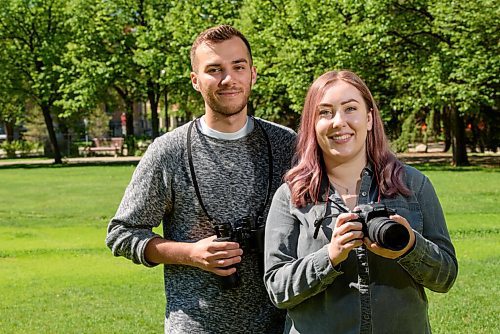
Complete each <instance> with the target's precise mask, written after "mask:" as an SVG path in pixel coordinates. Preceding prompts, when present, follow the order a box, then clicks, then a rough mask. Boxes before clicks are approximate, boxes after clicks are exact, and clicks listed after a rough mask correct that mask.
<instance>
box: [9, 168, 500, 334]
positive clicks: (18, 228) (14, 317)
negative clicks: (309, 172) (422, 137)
mask: <svg viewBox="0 0 500 334" xmlns="http://www.w3.org/2000/svg"><path fill="white" fill-rule="evenodd" d="M133 170H134V166H86V167H52V166H48V167H39V168H26V169H15V168H13V169H0V184H1V185H2V186H1V187H0V198H2V204H1V205H0V296H1V297H0V314H1V316H0V333H81V332H88V333H161V332H162V331H163V315H164V306H165V305H164V304H165V297H164V292H163V278H162V277H163V272H162V268H161V266H159V267H156V268H152V269H150V268H145V267H143V266H138V265H134V264H132V263H131V262H130V261H128V260H125V259H123V258H115V257H113V256H112V255H111V252H110V251H109V250H108V249H107V248H106V246H105V244H104V238H105V235H106V227H107V223H108V221H109V219H110V218H111V217H112V216H113V214H114V212H115V210H116V208H117V207H118V204H119V201H120V199H121V197H122V195H123V192H124V190H125V187H126V185H127V184H128V182H129V180H130V177H131V175H132V172H133ZM498 172H499V170H498V169H496V170H491V169H476V170H462V171H449V170H448V169H446V170H445V171H443V170H440V169H439V168H427V169H424V173H425V174H426V175H428V176H429V178H430V179H431V181H432V182H433V184H434V186H435V188H436V191H437V193H438V195H439V197H440V201H441V204H442V206H443V209H444V211H445V214H446V218H447V222H448V227H449V230H450V234H451V237H452V240H453V242H454V245H455V248H456V251H457V257H458V260H459V276H458V278H457V281H456V283H455V286H454V287H453V288H452V289H451V291H450V292H449V293H447V294H438V293H433V292H429V299H430V319H431V325H432V328H433V332H434V333H496V332H499V331H500V328H499V326H498V323H499V317H498V314H500V312H499V311H500V310H499V307H498V306H497V305H498V303H497V300H498V297H500V296H499V291H498V284H496V282H497V280H498V279H497V277H498V274H499V269H498V268H499V265H500V263H499V262H500V256H499V255H500V242H499V241H500V237H499V231H500V224H499V222H500V206H499V205H498V199H499V198H500V193H499V189H500V178H499V177H498V176H499V173H498ZM155 231H156V232H157V233H161V231H160V228H157V229H155Z"/></svg>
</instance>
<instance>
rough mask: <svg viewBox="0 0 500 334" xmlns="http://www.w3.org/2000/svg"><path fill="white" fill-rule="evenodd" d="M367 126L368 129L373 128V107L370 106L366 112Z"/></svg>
mask: <svg viewBox="0 0 500 334" xmlns="http://www.w3.org/2000/svg"><path fill="white" fill-rule="evenodd" d="M366 122H367V124H366V128H367V130H368V131H371V130H372V129H373V108H370V109H369V110H368V112H367V113H366Z"/></svg>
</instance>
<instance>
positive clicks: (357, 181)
mask: <svg viewBox="0 0 500 334" xmlns="http://www.w3.org/2000/svg"><path fill="white" fill-rule="evenodd" d="M457 272H458V264H457V260H456V256H455V250H454V247H453V245H452V243H451V240H450V236H449V234H448V231H447V227H446V222H445V218H444V215H443V211H442V209H441V205H440V203H439V200H438V198H437V196H436V193H435V191H434V188H433V186H432V184H431V182H430V181H429V179H428V178H427V177H426V176H424V175H423V174H422V173H420V172H419V171H417V170H416V169H414V168H412V167H409V166H406V165H404V164H403V163H402V162H400V161H399V160H398V159H397V158H396V156H395V155H394V154H393V153H391V151H390V150H389V145H388V141H387V138H386V136H385V132H384V128H383V123H382V119H381V117H380V113H379V110H378V108H377V105H376V104H375V101H374V99H373V96H372V94H371V93H370V90H369V89H368V87H367V86H366V84H365V83H364V82H363V80H361V79H360V78H359V77H358V76H357V75H356V74H355V73H353V72H350V71H338V72H337V71H331V72H327V73H325V74H323V75H322V76H320V77H319V78H318V79H316V80H315V81H314V83H313V84H312V85H311V87H310V88H309V91H308V93H307V96H306V100H305V104H304V109H303V113H302V118H301V125H300V129H299V137H298V144H297V148H296V165H295V166H294V167H293V168H292V169H291V170H290V171H289V172H288V173H287V174H286V175H285V183H284V184H283V185H282V186H281V187H280V188H279V189H278V191H277V192H276V194H275V195H274V198H273V202H272V205H271V209H270V212H269V215H268V218H267V224H266V240H265V276H264V280H265V284H266V288H267V291H268V293H269V296H270V298H271V300H272V302H273V303H274V304H275V305H276V306H277V307H279V308H284V309H287V311H288V315H287V321H286V325H285V333H308V334H310V333H430V332H431V329H430V324H429V318H428V313H427V308H428V304H427V297H426V295H425V291H424V288H428V289H431V290H433V291H437V292H447V291H448V290H449V289H450V288H451V287H452V285H453V283H454V281H455V278H456V276H457Z"/></svg>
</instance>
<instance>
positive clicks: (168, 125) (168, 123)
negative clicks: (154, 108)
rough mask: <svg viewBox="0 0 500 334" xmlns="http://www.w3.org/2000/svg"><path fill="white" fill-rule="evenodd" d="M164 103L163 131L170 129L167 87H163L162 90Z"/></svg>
mask: <svg viewBox="0 0 500 334" xmlns="http://www.w3.org/2000/svg"><path fill="white" fill-rule="evenodd" d="M163 94H164V96H163V99H164V103H165V106H164V107H165V131H168V130H169V129H170V117H169V116H168V90H167V87H165V91H164V93H163Z"/></svg>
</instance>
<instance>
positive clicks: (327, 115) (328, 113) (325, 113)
mask: <svg viewBox="0 0 500 334" xmlns="http://www.w3.org/2000/svg"><path fill="white" fill-rule="evenodd" d="M319 115H320V116H321V117H323V118H331V117H332V116H333V111H332V110H330V109H320V110H319Z"/></svg>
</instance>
